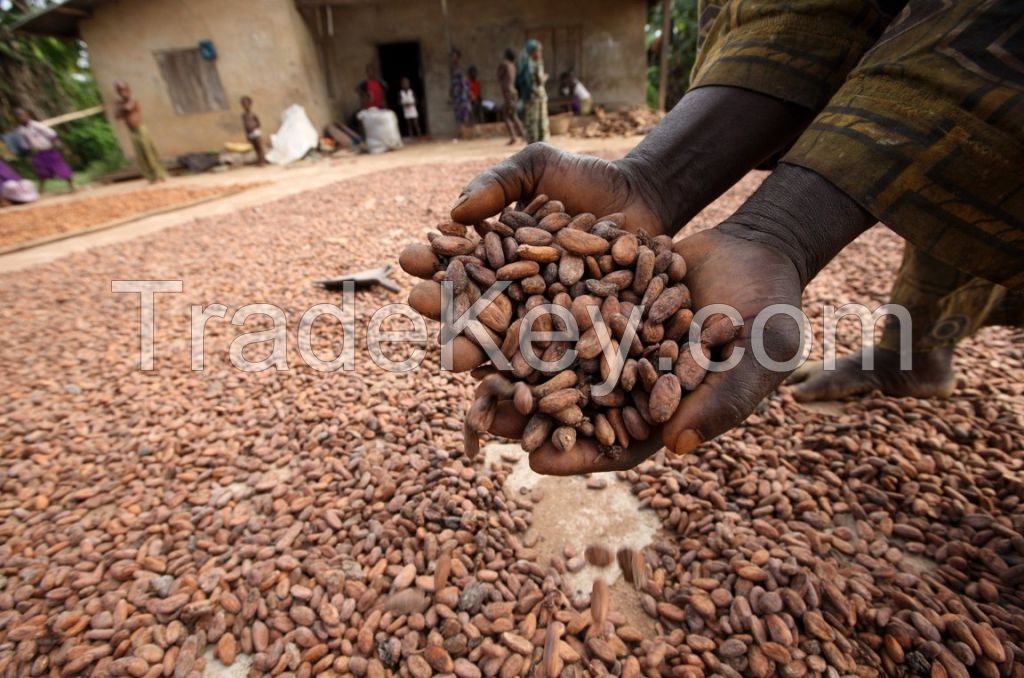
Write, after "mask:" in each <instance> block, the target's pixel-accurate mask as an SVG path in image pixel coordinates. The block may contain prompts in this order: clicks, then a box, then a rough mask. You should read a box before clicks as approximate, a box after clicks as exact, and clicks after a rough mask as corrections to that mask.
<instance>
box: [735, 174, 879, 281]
mask: <svg viewBox="0 0 1024 678" xmlns="http://www.w3.org/2000/svg"><path fill="white" fill-rule="evenodd" d="M874 223H875V219H874V217H872V216H871V215H870V214H869V213H868V212H867V211H865V210H864V209H863V208H862V207H860V205H858V204H857V203H856V202H855V201H854V200H853V199H852V198H850V197H849V196H848V195H846V194H845V193H843V192H842V191H841V190H839V189H838V188H836V187H835V186H834V185H832V184H831V183H829V182H828V181H827V180H826V179H824V178H823V177H822V176H821V175H819V174H816V173H815V172H812V171H811V170H808V169H804V168H803V167H798V166H797V165H788V164H785V163H782V164H780V165H779V167H778V169H776V170H775V171H774V172H773V173H772V175H771V176H770V177H768V178H767V179H765V181H764V183H763V184H761V187H760V188H759V189H758V190H757V191H756V192H755V193H754V194H753V195H752V196H750V198H749V199H748V200H747V201H746V202H745V203H744V204H743V205H742V206H741V207H740V208H739V209H738V210H736V212H735V213H734V214H733V215H732V216H730V217H729V218H728V219H726V220H725V221H724V222H722V223H721V224H720V225H719V226H718V230H720V231H722V232H724V233H726V234H728V235H731V236H734V237H738V238H742V239H744V240H749V241H753V242H760V243H764V244H767V245H770V246H772V247H774V248H775V249H777V250H778V251H780V252H782V253H783V254H785V255H786V256H787V257H788V258H789V259H790V260H792V262H793V265H794V266H795V267H796V270H797V274H798V275H799V277H800V286H801V287H804V286H806V285H807V283H808V282H810V281H811V279H813V278H814V276H815V275H817V274H818V272H819V271H820V270H821V269H822V268H824V267H825V265H826V264H827V263H828V262H829V261H831V260H832V258H833V257H835V256H836V255H837V254H839V252H840V251H841V250H842V249H843V248H844V247H846V246H847V245H848V244H850V243H851V242H852V241H853V240H854V239H855V238H856V237H857V236H858V235H860V234H861V233H863V232H864V231H865V230H866V229H867V228H869V227H870V226H871V225H872V224H874Z"/></svg>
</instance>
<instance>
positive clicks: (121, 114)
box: [114, 80, 167, 184]
mask: <svg viewBox="0 0 1024 678" xmlns="http://www.w3.org/2000/svg"><path fill="white" fill-rule="evenodd" d="M114 88H115V89H116V90H117V97H118V100H117V112H116V113H115V117H116V118H117V119H118V120H123V121H124V124H125V126H126V127H128V133H129V134H130V135H131V137H132V146H134V147H135V162H137V163H138V164H139V171H141V172H142V176H144V177H146V179H148V180H149V183H151V184H155V183H156V182H158V181H167V170H166V169H164V166H163V165H162V164H160V156H159V155H158V154H157V152H156V147H154V146H153V140H152V139H150V137H149V130H147V129H146V126H145V125H143V124H142V111H141V109H140V108H139V102H138V101H136V100H135V99H134V98H133V97H132V90H131V88H130V87H129V86H128V83H126V82H125V81H124V80H118V81H117V82H116V83H115V84H114Z"/></svg>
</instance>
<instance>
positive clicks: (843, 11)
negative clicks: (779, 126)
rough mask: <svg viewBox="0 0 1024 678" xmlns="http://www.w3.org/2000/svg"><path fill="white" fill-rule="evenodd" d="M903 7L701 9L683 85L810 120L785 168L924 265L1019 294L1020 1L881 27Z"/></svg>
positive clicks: (916, 1)
mask: <svg viewBox="0 0 1024 678" xmlns="http://www.w3.org/2000/svg"><path fill="white" fill-rule="evenodd" d="M900 4H901V3H894V2H870V1H868V0H860V1H857V0H807V1H806V2H796V1H795V0H794V1H791V2H787V1H784V0H725V1H724V2H722V1H720V2H717V3H715V2H708V3H706V6H705V7H703V8H702V12H701V17H702V19H704V18H705V17H707V19H708V21H709V22H710V25H709V26H702V29H703V30H704V31H705V33H704V34H705V35H706V36H707V40H706V42H705V43H704V44H703V46H702V50H701V55H700V57H699V58H698V62H697V65H696V67H695V69H694V86H695V87H699V86H703V85H711V84H717V85H732V86H736V87H744V88H747V89H752V90H755V91H759V92H762V93H765V94H768V95H771V96H776V97H779V98H782V99H786V100H788V101H793V102H795V103H799V104H802V105H805V106H807V107H808V108H811V109H812V110H820V113H819V115H818V117H817V118H816V119H815V121H814V122H813V123H812V125H811V126H810V127H809V128H808V129H807V131H806V132H805V133H804V134H803V135H802V136H801V137H800V139H798V140H797V142H796V144H795V145H794V147H793V148H792V149H791V150H790V152H789V153H788V154H787V155H786V156H785V157H784V158H783V160H782V161H783V162H789V163H793V164H797V165H801V166H803V167H806V168H808V169H811V170H813V171H815V172H817V173H819V174H821V175H822V176H824V177H825V178H826V179H828V180H829V181H831V182H832V183H833V184H835V185H836V186H838V187H839V188H840V189H842V190H843V191H844V192H845V193H847V194H848V195H849V196H850V197H851V198H853V199H855V200H857V201H858V202H859V203H860V204H861V205H862V206H863V207H864V208H865V209H867V210H868V211H869V212H870V213H871V214H872V215H874V216H875V217H876V218H878V220H879V221H882V222H884V223H885V224H887V225H888V226H889V227H890V228H892V229H893V230H895V231H896V232H898V233H900V234H901V235H902V236H904V237H905V238H907V239H908V240H909V241H910V242H912V243H913V244H914V245H915V246H916V247H917V248H918V249H919V250H921V251H922V252H923V253H926V254H929V255H931V256H933V257H934V258H935V259H938V260H941V261H943V262H946V263H947V264H949V265H950V266H953V267H955V268H957V269H960V270H963V271H966V272H969V273H971V274H973V275H976V276H981V277H984V278H986V279H987V280H990V281H992V282H996V283H999V284H1002V285H1005V286H1007V287H1010V288H1017V287H1021V286H1024V56H1022V55H1024V19H1022V13H1021V11H1020V8H1021V5H1020V0H956V1H953V0H910V2H907V3H906V6H905V7H903V10H902V12H901V13H900V14H899V16H898V18H896V19H895V20H891V19H890V17H891V16H892V13H893V12H895V11H896V10H898V9H899V5H900ZM716 7H717V9H716ZM886 25H887V27H886ZM882 27H885V29H884V32H882ZM822 107H823V108H822Z"/></svg>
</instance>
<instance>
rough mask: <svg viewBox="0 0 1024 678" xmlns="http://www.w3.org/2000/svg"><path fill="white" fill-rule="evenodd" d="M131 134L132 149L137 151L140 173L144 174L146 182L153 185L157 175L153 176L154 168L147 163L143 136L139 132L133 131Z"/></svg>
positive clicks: (136, 160) (136, 156)
mask: <svg viewBox="0 0 1024 678" xmlns="http://www.w3.org/2000/svg"><path fill="white" fill-rule="evenodd" d="M129 134H130V135H131V138H132V149H133V150H134V151H135V164H136V165H138V166H139V172H141V173H142V176H143V177H145V179H146V181H148V182H150V183H153V182H154V181H156V175H155V174H153V168H151V167H150V166H149V164H148V163H147V162H146V145H145V144H144V143H143V141H142V136H141V135H140V134H139V130H131V131H130V132H129Z"/></svg>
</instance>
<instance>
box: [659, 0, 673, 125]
mask: <svg viewBox="0 0 1024 678" xmlns="http://www.w3.org/2000/svg"><path fill="white" fill-rule="evenodd" d="M671 45H672V0H661V63H660V65H659V66H658V110H659V111H664V110H665V98H666V96H667V95H668V57H669V51H670V49H671Z"/></svg>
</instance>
